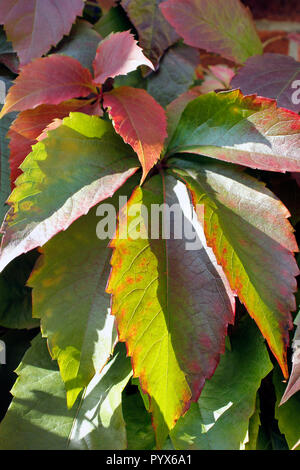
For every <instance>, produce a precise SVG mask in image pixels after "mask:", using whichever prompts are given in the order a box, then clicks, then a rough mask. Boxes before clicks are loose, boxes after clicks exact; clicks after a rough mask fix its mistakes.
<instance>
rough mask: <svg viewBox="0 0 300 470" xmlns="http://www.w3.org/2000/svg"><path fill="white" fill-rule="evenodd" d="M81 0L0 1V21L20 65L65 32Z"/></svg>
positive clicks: (56, 40) (73, 18) (56, 41)
mask: <svg viewBox="0 0 300 470" xmlns="http://www.w3.org/2000/svg"><path fill="white" fill-rule="evenodd" d="M83 6H84V2H83V0H64V1H63V2H61V0H14V1H7V0H0V23H1V24H4V28H5V31H6V34H7V37H8V39H9V40H10V41H12V43H13V46H14V49H15V50H16V51H17V53H18V56H19V58H20V62H21V65H25V64H28V62H30V61H31V60H32V59H36V58H38V57H41V56H42V55H43V54H45V53H46V52H48V51H49V49H50V48H51V46H55V45H56V44H57V43H58V41H60V40H61V39H62V37H63V35H64V34H68V33H69V32H70V29H71V27H72V23H73V22H74V21H75V18H76V16H79V15H81V13H82V10H83Z"/></svg>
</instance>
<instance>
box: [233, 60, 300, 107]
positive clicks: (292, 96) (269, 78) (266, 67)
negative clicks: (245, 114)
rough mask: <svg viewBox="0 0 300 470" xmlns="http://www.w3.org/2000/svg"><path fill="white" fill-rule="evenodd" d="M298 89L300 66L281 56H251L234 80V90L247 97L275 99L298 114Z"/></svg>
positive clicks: (279, 104) (299, 95)
mask: <svg viewBox="0 0 300 470" xmlns="http://www.w3.org/2000/svg"><path fill="white" fill-rule="evenodd" d="M295 84H296V87H295ZM299 86H300V63H299V62H296V61H295V59H293V58H292V57H288V56H285V55H282V54H263V55H262V56H255V57H250V58H249V59H248V60H247V62H246V63H245V65H244V67H243V68H241V69H240V70H239V72H238V73H237V75H236V76H235V77H234V78H233V80H232V81H231V87H232V88H239V89H240V90H241V91H242V92H243V93H244V95H250V94H251V93H257V94H258V95H260V96H265V97H266V98H275V99H276V100H277V105H278V106H282V107H283V108H288V109H290V110H291V111H295V112H296V113H298V112H299V111H300V100H299V97H300V93H299V91H297V90H299Z"/></svg>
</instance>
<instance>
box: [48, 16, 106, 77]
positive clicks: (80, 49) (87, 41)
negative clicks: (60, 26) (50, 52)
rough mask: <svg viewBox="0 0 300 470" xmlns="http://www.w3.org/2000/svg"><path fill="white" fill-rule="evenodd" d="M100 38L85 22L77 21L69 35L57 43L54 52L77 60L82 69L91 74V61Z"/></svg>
mask: <svg viewBox="0 0 300 470" xmlns="http://www.w3.org/2000/svg"><path fill="white" fill-rule="evenodd" d="M101 39H102V37H101V36H100V34H98V33H97V31H95V30H94V29H93V28H92V25H91V24H90V23H88V22H87V21H83V20H78V21H77V22H76V23H75V25H73V27H72V29H71V32H70V34H69V35H68V36H67V37H64V39H63V40H62V41H61V42H60V43H59V45H58V47H57V48H56V50H55V52H56V53H58V54H62V55H67V56H69V57H73V58H74V59H77V60H78V61H79V62H80V63H81V65H83V67H86V68H87V69H89V70H90V71H91V72H93V67H92V64H93V60H94V58H95V55H96V51H97V47H98V44H99V42H100V41H101Z"/></svg>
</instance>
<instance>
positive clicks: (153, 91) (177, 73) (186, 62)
mask: <svg viewBox="0 0 300 470" xmlns="http://www.w3.org/2000/svg"><path fill="white" fill-rule="evenodd" d="M198 63H199V53H198V51H197V50H196V49H193V48H192V47H189V46H185V45H183V44H178V45H175V46H174V47H171V48H170V49H169V50H168V51H167V52H166V54H165V56H164V57H163V59H162V61H161V64H160V67H159V70H158V71H157V72H156V73H155V74H151V75H150V76H149V78H148V85H147V91H148V93H150V95H152V96H153V98H155V99H156V101H158V102H159V103H160V104H161V105H162V106H166V105H167V104H169V103H170V102H171V101H173V100H175V98H177V97H178V96H179V95H181V94H182V93H184V92H185V91H187V90H188V88H189V87H190V86H191V85H192V83H193V81H194V75H195V68H196V67H197V65H198Z"/></svg>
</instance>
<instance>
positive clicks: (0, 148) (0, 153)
mask: <svg viewBox="0 0 300 470" xmlns="http://www.w3.org/2000/svg"><path fill="white" fill-rule="evenodd" d="M1 81H2V83H3V84H4V86H5V91H6V92H7V91H8V89H9V88H10V86H11V81H10V80H8V79H4V78H2V77H1ZM0 106H1V104H0ZM15 118H16V114H15V113H13V114H10V115H9V116H4V117H3V118H2V119H0V221H1V223H2V221H3V219H4V216H5V214H6V212H7V211H8V209H9V207H8V206H7V205H6V204H5V203H6V200H7V198H8V196H9V194H10V171H9V147H8V144H9V140H8V139H7V132H8V130H9V128H10V126H11V124H12V122H13V120H14V119H15Z"/></svg>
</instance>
